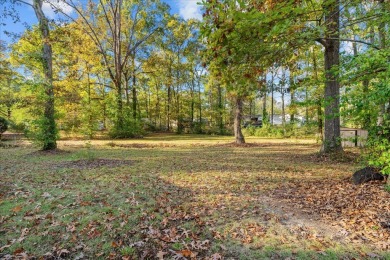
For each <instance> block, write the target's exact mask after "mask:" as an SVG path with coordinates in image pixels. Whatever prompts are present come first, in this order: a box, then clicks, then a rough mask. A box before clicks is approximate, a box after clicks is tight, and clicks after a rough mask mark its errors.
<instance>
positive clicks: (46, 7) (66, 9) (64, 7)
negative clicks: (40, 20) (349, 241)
mask: <svg viewBox="0 0 390 260" xmlns="http://www.w3.org/2000/svg"><path fill="white" fill-rule="evenodd" d="M51 2H54V1H51ZM53 5H54V6H55V8H58V9H59V10H61V12H63V13H65V14H68V15H69V14H71V13H72V12H73V8H72V7H70V6H68V5H67V4H64V3H61V2H56V1H55V3H53ZM42 11H43V12H44V13H45V14H46V15H47V16H48V17H49V18H52V19H53V18H55V17H56V13H55V12H54V10H53V8H52V6H51V5H50V4H49V3H43V5H42Z"/></svg>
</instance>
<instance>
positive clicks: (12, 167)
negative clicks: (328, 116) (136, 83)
mask: <svg viewBox="0 0 390 260" xmlns="http://www.w3.org/2000/svg"><path fill="white" fill-rule="evenodd" d="M231 141H232V139H231V138H228V137H211V136H201V135H186V136H177V135H154V136H151V137H147V138H144V139H140V140H131V141H92V142H90V143H86V142H83V141H61V142H60V149H61V150H60V151H57V152H52V153H44V152H39V151H37V150H36V149H34V148H33V147H31V146H28V145H21V146H19V147H15V145H5V146H3V148H0V178H1V182H0V258H4V259H16V258H20V259H23V258H34V257H35V258H38V259H60V258H70V259H142V258H144V259H270V258H271V259H340V258H344V259H354V258H356V259H364V258H375V257H377V258H383V259H390V254H389V253H386V252H388V251H389V249H390V248H389V246H390V245H389V240H390V238H389V234H390V228H389V226H390V223H389V222H390V208H389V205H390V203H389V201H390V200H389V199H390V193H388V192H386V191H385V190H384V183H379V182H376V183H370V184H365V185H362V186H355V185H352V184H350V182H349V180H348V179H347V178H348V177H350V176H351V174H352V173H353V172H354V171H355V170H356V169H358V168H359V165H358V164H357V163H356V162H355V160H353V159H352V160H351V159H350V158H353V157H356V156H357V155H356V154H354V152H357V151H352V152H349V153H348V158H347V159H345V158H344V159H343V160H341V159H338V160H334V159H333V160H330V159H329V158H321V157H318V156H317V155H316V152H317V151H318V149H319V147H318V145H316V144H315V143H314V142H313V141H310V140H272V139H248V140H247V141H248V143H249V144H247V145H245V146H242V147H241V146H236V145H233V144H231Z"/></svg>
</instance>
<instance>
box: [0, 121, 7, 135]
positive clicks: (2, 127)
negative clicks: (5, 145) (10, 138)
mask: <svg viewBox="0 0 390 260" xmlns="http://www.w3.org/2000/svg"><path fill="white" fill-rule="evenodd" d="M7 129H8V121H7V120H6V119H5V118H3V117H0V136H1V134H2V133H4V132H5V131H7Z"/></svg>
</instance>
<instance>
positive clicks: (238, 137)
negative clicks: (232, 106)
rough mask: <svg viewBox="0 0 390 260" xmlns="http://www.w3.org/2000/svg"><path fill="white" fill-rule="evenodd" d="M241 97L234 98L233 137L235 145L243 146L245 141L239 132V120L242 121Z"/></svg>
mask: <svg viewBox="0 0 390 260" xmlns="http://www.w3.org/2000/svg"><path fill="white" fill-rule="evenodd" d="M242 104H243V101H242V97H240V96H237V97H236V110H235V113H234V137H235V139H236V144H244V143H245V139H244V135H243V134H242V132H241V119H242Z"/></svg>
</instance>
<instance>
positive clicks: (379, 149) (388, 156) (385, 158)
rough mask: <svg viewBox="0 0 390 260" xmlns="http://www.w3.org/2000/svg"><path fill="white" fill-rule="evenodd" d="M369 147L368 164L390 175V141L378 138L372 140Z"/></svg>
mask: <svg viewBox="0 0 390 260" xmlns="http://www.w3.org/2000/svg"><path fill="white" fill-rule="evenodd" d="M368 147H369V148H368V153H367V156H368V163H369V164H370V165H371V166H374V167H377V168H379V169H381V173H383V174H385V175H390V141H389V140H388V139H386V138H377V139H374V140H370V141H369V145H368Z"/></svg>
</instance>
